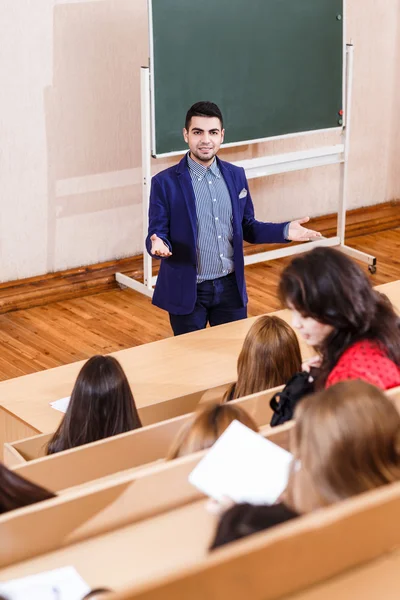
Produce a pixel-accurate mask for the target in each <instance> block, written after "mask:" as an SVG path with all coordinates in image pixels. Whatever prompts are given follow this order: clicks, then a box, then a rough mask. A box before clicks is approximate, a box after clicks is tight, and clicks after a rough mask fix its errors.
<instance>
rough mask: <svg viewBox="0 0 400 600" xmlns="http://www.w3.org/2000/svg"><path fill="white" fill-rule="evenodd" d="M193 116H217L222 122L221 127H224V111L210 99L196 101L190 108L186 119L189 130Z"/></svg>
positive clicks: (186, 126)
mask: <svg viewBox="0 0 400 600" xmlns="http://www.w3.org/2000/svg"><path fill="white" fill-rule="evenodd" d="M192 117H217V119H219V120H220V123H221V129H223V128H224V120H223V118H222V113H221V111H220V109H219V107H218V106H217V105H216V104H214V102H209V101H208V100H202V101H201V102H196V104H193V106H191V107H190V108H189V110H188V111H187V113H186V119H185V129H186V130H187V131H189V127H190V122H191V120H192Z"/></svg>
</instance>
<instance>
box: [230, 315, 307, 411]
mask: <svg viewBox="0 0 400 600" xmlns="http://www.w3.org/2000/svg"><path fill="white" fill-rule="evenodd" d="M237 371H238V379H237V382H236V383H235V384H233V385H232V386H231V388H230V389H228V391H227V392H226V394H225V396H224V399H229V400H233V399H234V398H243V396H248V395H249V394H255V393H256V392H261V391H263V390H267V389H269V388H273V387H276V386H277V385H282V384H284V383H286V382H287V381H289V379H290V378H291V377H292V376H293V375H294V374H295V373H297V372H298V371H301V353H300V346H299V342H298V339H297V336H296V334H295V332H294V331H293V329H292V328H291V327H290V325H288V324H287V323H286V322H285V321H284V320H283V319H280V318H279V317H276V316H274V315H272V316H269V315H266V316H263V317H259V318H258V319H257V320H256V321H255V322H254V323H253V325H252V326H251V328H250V329H249V331H248V333H247V335H246V337H245V340H244V342H243V347H242V350H241V352H240V354H239V358H238V363H237Z"/></svg>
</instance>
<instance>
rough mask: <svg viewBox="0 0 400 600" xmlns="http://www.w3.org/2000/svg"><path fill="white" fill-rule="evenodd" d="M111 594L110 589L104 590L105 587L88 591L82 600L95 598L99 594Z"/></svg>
mask: <svg viewBox="0 0 400 600" xmlns="http://www.w3.org/2000/svg"><path fill="white" fill-rule="evenodd" d="M111 593H112V590H111V589H110V588H105V587H99V588H94V589H93V590H90V592H88V593H87V594H85V595H84V596H83V598H82V600H89V598H96V597H97V596H99V595H100V594H111Z"/></svg>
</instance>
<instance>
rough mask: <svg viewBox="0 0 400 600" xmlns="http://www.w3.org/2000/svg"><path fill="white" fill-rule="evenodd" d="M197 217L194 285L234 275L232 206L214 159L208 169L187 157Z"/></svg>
mask: <svg viewBox="0 0 400 600" xmlns="http://www.w3.org/2000/svg"><path fill="white" fill-rule="evenodd" d="M187 161H188V167H189V173H190V177H191V179H192V185H193V191H194V197H195V200H196V216H197V283H201V282H202V281H205V280H207V279H216V278H218V277H224V276H225V275H228V273H232V272H233V271H234V268H235V267H234V262H233V225H232V203H231V197H230V195H229V190H228V188H227V185H226V183H225V180H224V178H223V177H222V174H221V172H220V170H219V168H218V164H217V161H216V160H215V159H214V161H213V163H212V164H211V165H210V166H209V167H205V166H203V165H201V164H200V163H198V162H196V161H194V160H193V159H192V158H191V157H190V156H189V153H188V155H187Z"/></svg>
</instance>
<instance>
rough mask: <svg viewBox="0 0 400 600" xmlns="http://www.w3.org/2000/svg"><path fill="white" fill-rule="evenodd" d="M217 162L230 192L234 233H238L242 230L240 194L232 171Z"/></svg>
mask: <svg viewBox="0 0 400 600" xmlns="http://www.w3.org/2000/svg"><path fill="white" fill-rule="evenodd" d="M217 160H218V167H219V169H220V171H221V173H222V175H223V177H224V180H225V183H226V186H227V188H228V190H229V195H230V197H231V202H232V216H233V225H234V231H236V232H238V231H240V230H241V228H242V217H241V215H240V214H239V212H240V211H239V197H238V192H237V190H236V186H235V182H234V181H233V177H232V173H231V170H230V169H229V168H228V167H226V166H225V165H224V164H223V163H222V162H221V161H220V160H219V159H217Z"/></svg>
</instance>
